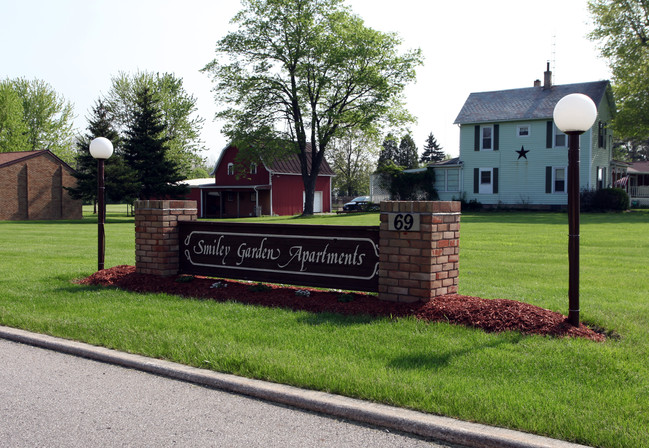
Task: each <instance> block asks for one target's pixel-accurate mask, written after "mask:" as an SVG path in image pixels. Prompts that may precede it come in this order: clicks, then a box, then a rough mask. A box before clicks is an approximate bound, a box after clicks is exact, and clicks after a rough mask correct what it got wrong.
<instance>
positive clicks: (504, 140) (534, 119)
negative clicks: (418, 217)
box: [434, 64, 619, 207]
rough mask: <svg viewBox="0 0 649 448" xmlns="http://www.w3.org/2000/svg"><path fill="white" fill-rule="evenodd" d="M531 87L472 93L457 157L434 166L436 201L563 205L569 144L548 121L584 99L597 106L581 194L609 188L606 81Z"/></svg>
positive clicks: (584, 149)
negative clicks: (565, 103)
mask: <svg viewBox="0 0 649 448" xmlns="http://www.w3.org/2000/svg"><path fill="white" fill-rule="evenodd" d="M544 78H545V79H544V82H543V84H541V81H539V80H537V81H535V82H534V86H533V87H529V88H521V89H511V90H499V91H493V92H479V93H472V94H470V95H469V97H468V98H467V100H466V102H465V103H464V106H463V107H462V110H461V111H460V113H459V115H458V116H457V118H456V120H455V124H458V125H459V127H460V157H459V158H458V159H452V160H450V161H446V162H443V163H441V164H436V165H434V169H435V173H436V181H435V182H436V185H437V191H438V193H439V196H440V200H451V199H459V198H460V197H462V196H463V195H464V197H465V199H466V200H472V199H476V200H477V201H479V202H480V203H482V204H485V205H490V204H491V205H499V204H500V205H507V206H542V207H554V206H565V205H566V204H567V201H568V195H567V175H568V138H567V136H566V135H565V134H563V133H562V132H561V131H559V130H558V128H557V127H556V126H555V125H554V123H553V121H552V113H553V111H554V106H555V105H556V104H557V102H558V101H559V100H560V99H561V98H563V97H564V96H566V95H568V94H571V93H583V94H585V95H587V96H589V97H590V98H591V99H592V100H593V101H594V102H595V105H596V106H597V110H598V115H597V119H596V121H595V124H594V125H593V127H592V128H591V129H590V130H589V131H587V132H585V133H584V134H583V135H582V136H581V140H580V147H581V151H580V189H597V188H606V187H609V186H611V185H612V183H613V181H612V173H613V171H614V170H613V168H616V169H617V168H619V167H618V166H617V165H616V164H615V162H614V161H613V160H612V143H613V141H612V140H613V138H612V134H611V132H610V131H609V130H608V125H609V123H610V121H611V119H612V117H613V114H614V112H615V104H614V100H613V94H612V90H611V87H610V83H609V82H608V81H595V82H585V83H577V84H565V85H553V84H552V72H550V70H549V64H548V70H547V71H546V72H545V77H544Z"/></svg>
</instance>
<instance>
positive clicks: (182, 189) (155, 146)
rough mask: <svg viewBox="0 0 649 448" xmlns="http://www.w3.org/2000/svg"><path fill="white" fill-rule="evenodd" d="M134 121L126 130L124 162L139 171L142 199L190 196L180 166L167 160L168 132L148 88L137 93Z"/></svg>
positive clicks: (158, 107) (136, 173) (140, 196)
mask: <svg viewBox="0 0 649 448" xmlns="http://www.w3.org/2000/svg"><path fill="white" fill-rule="evenodd" d="M134 106H135V107H134V111H133V119H132V122H131V123H130V124H129V126H128V128H127V129H126V139H125V141H124V159H125V161H126V164H127V165H128V166H129V167H130V168H131V169H132V170H133V171H134V172H135V175H136V179H137V181H138V184H139V195H138V197H139V198H140V199H151V198H160V199H162V198H166V197H177V196H182V195H184V194H186V193H187V190H188V189H187V186H186V185H179V184H178V182H179V181H181V180H183V179H184V176H183V175H182V174H181V173H180V170H179V168H178V164H177V163H176V162H175V161H173V160H169V159H168V158H167V157H166V152H167V150H168V148H167V142H168V140H169V138H168V137H167V136H166V129H165V125H164V123H163V119H162V111H161V109H160V105H159V102H158V100H157V99H156V97H155V96H154V94H153V92H152V91H151V89H150V88H149V87H148V86H144V87H142V88H141V89H138V90H137V91H136V99H135V103H134Z"/></svg>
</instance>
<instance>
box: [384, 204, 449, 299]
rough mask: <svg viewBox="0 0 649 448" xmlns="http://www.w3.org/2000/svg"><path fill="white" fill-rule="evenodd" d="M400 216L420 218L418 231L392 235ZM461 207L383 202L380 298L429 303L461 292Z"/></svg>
mask: <svg viewBox="0 0 649 448" xmlns="http://www.w3.org/2000/svg"><path fill="white" fill-rule="evenodd" d="M396 213H401V214H405V213H409V214H413V215H419V222H420V226H419V230H415V231H408V232H404V231H397V230H389V228H390V222H389V218H390V217H392V218H393V219H394V217H395V215H394V214H396ZM460 214H461V213H460V202H455V201H438V202H429V201H386V202H381V231H380V242H379V299H381V300H390V301H394V302H417V301H424V302H427V301H430V300H431V299H432V298H434V297H436V296H441V295H444V294H452V293H457V285H458V272H459V254H460V245H459V243H460Z"/></svg>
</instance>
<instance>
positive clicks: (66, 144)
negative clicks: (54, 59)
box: [0, 78, 74, 164]
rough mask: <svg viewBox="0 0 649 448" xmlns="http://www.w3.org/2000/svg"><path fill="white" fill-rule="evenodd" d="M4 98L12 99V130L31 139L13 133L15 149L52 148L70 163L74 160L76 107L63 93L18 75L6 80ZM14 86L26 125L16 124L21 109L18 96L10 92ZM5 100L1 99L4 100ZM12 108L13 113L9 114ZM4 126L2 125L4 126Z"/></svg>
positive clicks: (46, 84) (44, 83)
mask: <svg viewBox="0 0 649 448" xmlns="http://www.w3.org/2000/svg"><path fill="white" fill-rule="evenodd" d="M2 84H3V87H2V91H3V92H4V93H3V97H4V98H5V99H6V100H7V101H8V102H10V103H11V104H8V109H7V113H8V115H7V117H8V118H7V119H8V120H10V123H11V124H10V126H11V128H12V129H21V130H19V131H16V132H22V133H23V135H24V136H25V138H26V140H27V144H26V145H25V144H24V139H23V138H21V137H19V136H18V135H17V134H16V132H13V131H12V132H11V136H12V137H11V138H12V145H14V144H15V145H16V146H15V147H13V146H12V147H11V148H9V147H8V149H9V150H11V151H23V150H29V151H38V150H44V149H49V150H50V151H52V152H53V153H55V154H56V155H57V156H59V157H60V158H61V159H63V160H64V161H66V162H67V163H69V164H72V163H74V149H73V147H74V144H73V138H74V134H73V130H72V126H73V118H74V117H73V108H72V104H71V103H70V102H68V101H66V100H65V99H64V98H63V97H62V96H61V95H59V94H58V93H57V92H56V91H55V90H54V89H53V88H52V87H51V86H50V85H49V84H48V83H46V82H45V81H41V80H39V79H34V80H27V79H25V78H17V79H13V80H6V81H4V82H3V83H2ZM9 89H12V90H13V91H14V93H15V95H17V96H18V97H19V98H20V101H21V105H22V118H21V121H22V123H23V125H22V126H20V125H17V123H16V121H15V120H16V114H17V113H18V109H17V107H16V104H15V95H13V94H11V93H9ZM0 101H1V100H0ZM9 111H11V115H9ZM2 126H3V125H2V124H0V127H2Z"/></svg>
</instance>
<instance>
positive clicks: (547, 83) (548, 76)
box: [543, 61, 552, 90]
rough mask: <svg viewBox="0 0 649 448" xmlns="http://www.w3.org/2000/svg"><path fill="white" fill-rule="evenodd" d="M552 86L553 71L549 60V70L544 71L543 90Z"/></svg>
mask: <svg viewBox="0 0 649 448" xmlns="http://www.w3.org/2000/svg"><path fill="white" fill-rule="evenodd" d="M550 87H552V72H551V71H550V62H549V61H548V66H547V70H546V71H545V72H544V73H543V90H547V89H549V88H550Z"/></svg>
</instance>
